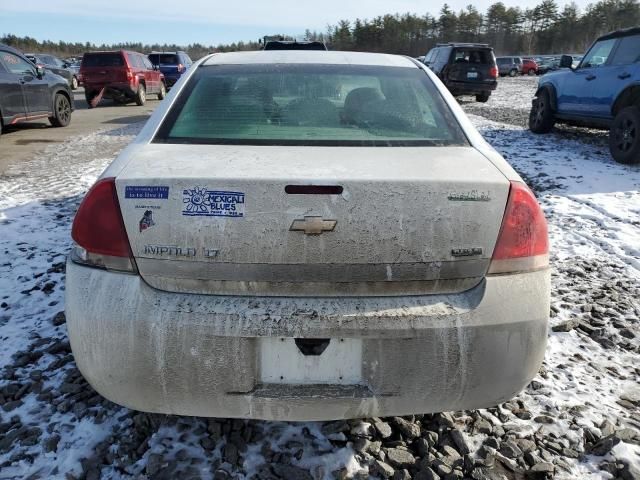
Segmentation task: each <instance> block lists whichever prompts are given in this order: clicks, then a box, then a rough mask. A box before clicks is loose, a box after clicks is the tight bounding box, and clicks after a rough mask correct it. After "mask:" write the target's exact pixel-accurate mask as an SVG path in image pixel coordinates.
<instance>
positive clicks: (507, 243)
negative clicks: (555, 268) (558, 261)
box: [488, 181, 549, 274]
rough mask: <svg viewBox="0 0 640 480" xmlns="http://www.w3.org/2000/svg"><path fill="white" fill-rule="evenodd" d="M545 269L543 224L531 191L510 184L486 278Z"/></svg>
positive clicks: (546, 253) (546, 249)
mask: <svg viewBox="0 0 640 480" xmlns="http://www.w3.org/2000/svg"><path fill="white" fill-rule="evenodd" d="M548 266H549V237H548V234H547V221H546V220H545V218H544V213H543V212H542V209H541V208H540V205H538V201H537V200H536V197H535V196H534V195H533V193H532V192H531V190H529V188H528V187H527V186H526V185H525V184H524V183H521V182H513V181H512V182H511V187H510V189H509V199H508V200H507V208H506V209H505V212H504V218H503V219H502V227H500V234H499V235H498V241H497V242H496V247H495V249H494V250H493V257H492V258H491V265H490V266H489V271H488V273H489V274H497V273H513V272H523V271H531V270H539V269H542V268H546V267H548Z"/></svg>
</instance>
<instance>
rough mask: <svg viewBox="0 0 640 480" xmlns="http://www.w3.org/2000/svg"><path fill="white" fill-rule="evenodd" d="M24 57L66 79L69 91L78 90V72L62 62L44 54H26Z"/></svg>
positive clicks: (53, 56)
mask: <svg viewBox="0 0 640 480" xmlns="http://www.w3.org/2000/svg"><path fill="white" fill-rule="evenodd" d="M25 56H26V57H27V58H28V59H29V60H31V61H32V62H33V63H35V64H36V65H42V66H43V67H45V68H46V69H47V70H51V71H52V72H53V73H55V74H56V75H60V76H61V77H64V78H66V80H67V82H69V86H71V90H75V89H76V88H78V72H77V71H75V70H74V69H73V68H71V66H70V65H69V64H68V63H67V62H65V61H64V60H61V59H59V58H58V57H56V56H55V55H49V54H46V53H26V54H25Z"/></svg>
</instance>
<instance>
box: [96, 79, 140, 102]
mask: <svg viewBox="0 0 640 480" xmlns="http://www.w3.org/2000/svg"><path fill="white" fill-rule="evenodd" d="M103 88H104V89H105V91H104V95H103V96H104V98H111V97H113V96H116V97H117V96H120V95H127V96H129V97H133V96H135V94H136V89H137V87H136V86H135V85H132V84H130V83H129V82H112V83H87V82H85V83H84V89H85V90H86V91H92V92H98V91H100V90H102V89H103Z"/></svg>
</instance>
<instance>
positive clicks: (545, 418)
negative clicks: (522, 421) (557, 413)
mask: <svg viewBox="0 0 640 480" xmlns="http://www.w3.org/2000/svg"><path fill="white" fill-rule="evenodd" d="M533 421H534V422H536V423H543V424H546V425H550V424H552V423H553V422H555V420H554V419H553V417H550V416H549V415H538V416H537V417H535V418H534V419H533Z"/></svg>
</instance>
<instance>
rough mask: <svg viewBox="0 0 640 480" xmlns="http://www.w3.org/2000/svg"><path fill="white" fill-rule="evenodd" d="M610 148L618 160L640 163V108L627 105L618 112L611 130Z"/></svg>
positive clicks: (620, 161) (612, 154)
mask: <svg viewBox="0 0 640 480" xmlns="http://www.w3.org/2000/svg"><path fill="white" fill-rule="evenodd" d="M609 150H610V151H611V156H612V157H613V158H614V160H615V161H616V162H619V163H626V164H633V163H640V109H639V108H638V107H626V108H623V109H622V110H620V111H619V112H618V114H617V115H616V116H615V118H614V119H613V123H612V124H611V129H610V130H609Z"/></svg>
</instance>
